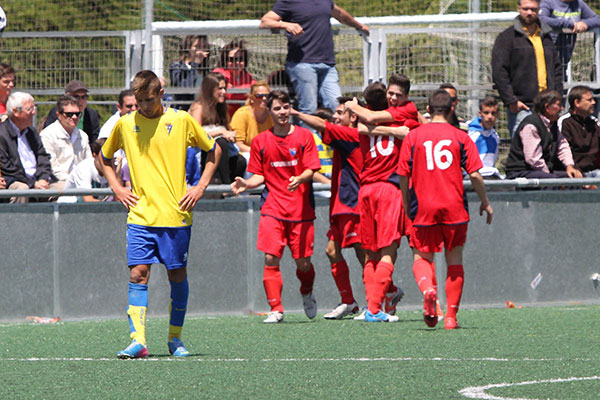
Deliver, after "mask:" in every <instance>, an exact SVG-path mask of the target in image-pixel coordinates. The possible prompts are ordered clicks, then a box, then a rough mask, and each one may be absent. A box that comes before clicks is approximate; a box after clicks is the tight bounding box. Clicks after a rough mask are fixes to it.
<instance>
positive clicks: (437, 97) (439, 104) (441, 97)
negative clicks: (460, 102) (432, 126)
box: [428, 89, 452, 117]
mask: <svg viewBox="0 0 600 400" xmlns="http://www.w3.org/2000/svg"><path fill="white" fill-rule="evenodd" d="M428 105H429V114H431V116H432V117H433V116H434V115H443V116H447V115H449V114H450V111H452V97H451V96H450V93H448V92H446V91H445V90H444V89H438V90H436V91H435V92H433V94H432V95H431V96H430V97H429V103H428Z"/></svg>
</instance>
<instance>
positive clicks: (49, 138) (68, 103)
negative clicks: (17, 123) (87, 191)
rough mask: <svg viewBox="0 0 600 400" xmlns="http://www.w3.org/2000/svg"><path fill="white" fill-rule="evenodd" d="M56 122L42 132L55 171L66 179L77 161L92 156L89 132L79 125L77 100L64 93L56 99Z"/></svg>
mask: <svg viewBox="0 0 600 400" xmlns="http://www.w3.org/2000/svg"><path fill="white" fill-rule="evenodd" d="M56 117H57V118H58V119H57V120H56V121H54V122H53V123H51V124H50V125H48V127H47V128H44V130H43V131H42V132H40V136H41V137H42V143H43V144H44V148H45V149H46V151H47V152H48V154H50V160H51V163H52V171H53V173H54V175H55V176H56V177H57V178H58V180H59V181H66V180H67V178H68V177H69V173H70V172H71V171H72V170H73V168H75V166H76V165H77V164H79V163H80V162H81V161H83V160H85V159H86V158H90V157H92V151H91V150H90V145H89V141H88V136H87V134H86V133H85V132H84V131H82V130H80V129H79V128H77V124H78V123H79V120H80V118H81V112H80V108H79V105H78V103H77V99H75V98H74V97H72V96H67V95H66V96H61V97H60V98H59V99H58V101H57V102H56Z"/></svg>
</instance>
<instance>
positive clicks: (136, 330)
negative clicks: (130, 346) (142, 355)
mask: <svg viewBox="0 0 600 400" xmlns="http://www.w3.org/2000/svg"><path fill="white" fill-rule="evenodd" d="M127 315H129V321H130V322H131V324H132V329H131V340H135V341H136V342H138V343H141V344H143V345H144V346H145V345H146V307H140V306H132V305H129V307H128V308H127Z"/></svg>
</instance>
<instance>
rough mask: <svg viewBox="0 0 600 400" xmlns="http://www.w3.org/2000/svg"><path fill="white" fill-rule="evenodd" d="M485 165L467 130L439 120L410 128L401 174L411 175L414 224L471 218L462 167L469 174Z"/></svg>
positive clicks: (458, 220)
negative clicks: (438, 121) (413, 128)
mask: <svg viewBox="0 0 600 400" xmlns="http://www.w3.org/2000/svg"><path fill="white" fill-rule="evenodd" d="M482 167H483V165H482V164H481V159H480V158H479V152H478V151H477V147H476V146H475V143H474V142H473V141H472V140H471V139H470V138H469V136H468V135H467V134H466V133H465V132H464V131H461V130H460V129H457V128H455V127H453V126H452V125H450V124H448V123H437V122H432V123H429V124H425V125H422V126H421V127H419V128H417V129H415V130H413V131H410V133H409V134H408V135H407V136H406V137H405V138H404V140H403V143H402V148H401V151H400V165H399V167H398V174H399V175H402V176H407V177H410V178H412V188H411V190H410V205H409V206H410V217H411V219H412V221H413V226H433V225H439V224H445V225H453V224H461V223H466V222H468V221H469V210H468V205H467V199H466V196H465V193H464V187H463V175H462V169H463V168H464V169H465V170H466V171H467V173H469V174H470V173H472V172H475V171H478V170H479V169H480V168H482Z"/></svg>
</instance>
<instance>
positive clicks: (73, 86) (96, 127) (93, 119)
mask: <svg viewBox="0 0 600 400" xmlns="http://www.w3.org/2000/svg"><path fill="white" fill-rule="evenodd" d="M65 94H68V95H71V96H73V97H75V98H76V99H77V105H78V106H79V109H80V110H81V111H82V112H83V117H82V118H80V119H79V124H78V125H77V128H79V129H81V130H83V131H84V132H85V133H87V135H88V138H89V140H90V143H94V140H96V139H98V134H99V133H100V115H98V113H97V112H96V111H95V110H93V109H91V108H89V107H88V106H87V101H88V89H87V87H86V86H85V84H84V83H83V82H81V81H78V80H74V81H71V82H69V83H68V84H67V87H65ZM57 119H58V114H57V113H56V107H53V108H52V110H50V112H49V113H48V117H47V118H46V122H45V123H44V128H46V127H48V125H50V124H51V123H53V122H54V121H56V120H57Z"/></svg>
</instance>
